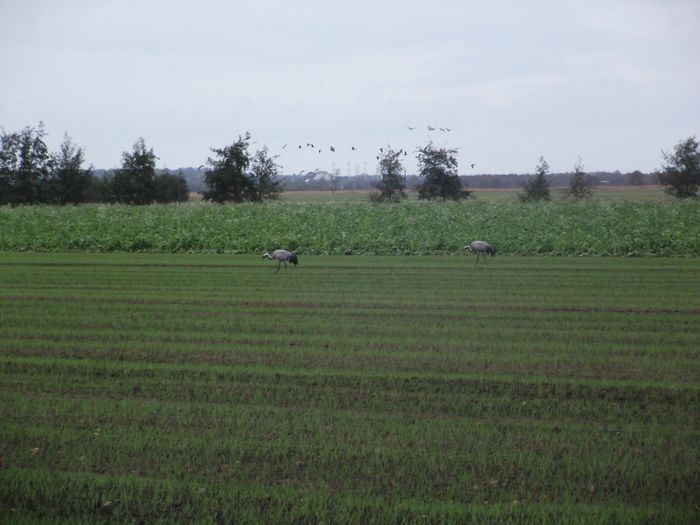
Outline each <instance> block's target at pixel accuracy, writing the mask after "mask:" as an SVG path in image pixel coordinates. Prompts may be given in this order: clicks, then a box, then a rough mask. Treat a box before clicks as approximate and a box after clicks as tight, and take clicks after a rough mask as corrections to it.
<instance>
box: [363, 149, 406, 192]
mask: <svg viewBox="0 0 700 525" xmlns="http://www.w3.org/2000/svg"><path fill="white" fill-rule="evenodd" d="M402 153H403V151H402V150H399V151H394V150H393V149H391V148H390V147H389V148H387V150H386V151H383V152H382V153H381V155H380V156H379V175H380V176H381V179H380V180H379V182H378V183H377V185H376V188H377V189H378V190H379V192H373V193H372V194H370V199H371V200H372V201H373V202H399V201H400V200H401V199H405V198H406V191H405V189H406V185H405V183H404V176H405V173H406V170H405V168H404V167H403V165H402V164H401V154H402Z"/></svg>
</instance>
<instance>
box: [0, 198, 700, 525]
mask: <svg viewBox="0 0 700 525" xmlns="http://www.w3.org/2000/svg"><path fill="white" fill-rule="evenodd" d="M195 209H197V208H195ZM205 209H206V210H208V209H209V208H205ZM212 209H219V208H212ZM221 209H227V208H221ZM95 210H100V208H95ZM275 267H276V263H274V262H270V261H265V260H262V259H260V257H259V255H258V256H251V255H216V254H201V255H191V254H180V255H172V254H143V253H119V254H113V253H112V254H80V253H75V254H70V253H0V436H2V438H1V439H0V521H2V522H9V523H12V522H16V523H35V522H41V521H47V522H57V523H58V522H65V523H76V522H83V523H96V522H101V521H105V522H107V521H109V522H146V523H157V522H160V523H173V522H187V523H192V522H201V523H215V522H220V523H275V522H281V523H316V522H319V523H320V522H322V523H465V522H476V523H630V524H632V523H634V524H637V523H650V524H651V523H653V524H658V523H696V522H697V521H698V518H699V517H700V508H699V507H698V494H699V493H700V469H699V468H698V465H699V464H700V446H699V445H698V443H700V364H699V358H700V323H698V318H699V317H700V315H699V314H700V272H699V271H698V270H700V262H699V261H698V259H693V258H685V259H684V258H573V257H568V258H564V257H522V256H511V257H500V256H497V257H495V258H491V259H489V260H488V263H486V264H482V263H480V264H479V265H478V266H476V265H475V264H474V259H473V258H472V257H467V256H462V255H460V256H441V257H432V256H428V257H395V256H393V257H382V256H376V257H365V256H353V257H343V256H335V257H332V256H302V257H300V265H299V266H298V267H296V268H290V269H289V270H288V271H285V270H284V268H283V269H282V270H281V271H280V272H278V273H275Z"/></svg>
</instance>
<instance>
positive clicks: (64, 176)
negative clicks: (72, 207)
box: [48, 133, 92, 204]
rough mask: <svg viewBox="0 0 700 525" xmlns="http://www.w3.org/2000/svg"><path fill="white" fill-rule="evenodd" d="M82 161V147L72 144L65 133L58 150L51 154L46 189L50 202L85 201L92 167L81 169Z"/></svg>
mask: <svg viewBox="0 0 700 525" xmlns="http://www.w3.org/2000/svg"><path fill="white" fill-rule="evenodd" d="M83 162H84V159H83V149H82V148H79V147H77V146H76V145H75V144H73V142H72V140H71V138H70V137H69V136H68V134H67V133H66V134H65V135H64V137H63V143H62V144H61V149H60V151H59V152H58V153H54V154H53V155H51V173H50V180H49V185H48V188H49V189H48V191H49V193H50V200H51V201H52V202H57V203H58V204H77V203H79V202H83V201H85V199H86V193H87V189H88V186H89V185H90V180H91V178H92V169H83V168H82V165H83Z"/></svg>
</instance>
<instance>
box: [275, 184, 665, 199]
mask: <svg viewBox="0 0 700 525" xmlns="http://www.w3.org/2000/svg"><path fill="white" fill-rule="evenodd" d="M470 189H471V190H472V192H473V196H474V198H475V199H477V200H479V201H486V202H509V201H510V202H516V201H517V198H518V197H517V194H518V193H519V192H520V191H522V190H519V189H512V188H508V189H502V190H499V189H473V188H470ZM369 194H370V190H340V191H335V192H330V191H286V192H284V193H282V194H281V199H282V200H283V201H285V202H298V203H343V202H367V200H369ZM407 195H408V200H410V201H414V200H418V194H417V193H415V192H410V191H409V192H407ZM551 195H552V198H553V199H554V200H557V199H562V189H561V188H552V190H551ZM591 200H593V201H594V202H620V201H629V202H669V201H671V200H673V197H671V196H670V195H668V194H667V193H666V192H664V189H663V187H662V186H598V187H596V188H595V190H594V192H593V196H592V197H591Z"/></svg>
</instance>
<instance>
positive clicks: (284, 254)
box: [263, 250, 299, 273]
mask: <svg viewBox="0 0 700 525" xmlns="http://www.w3.org/2000/svg"><path fill="white" fill-rule="evenodd" d="M263 259H270V260H271V261H272V260H277V261H279V263H278V264H277V269H276V270H275V273H277V272H279V271H280V266H282V263H284V269H285V270H286V269H287V263H288V262H289V263H292V264H293V265H294V266H296V265H297V264H299V259H298V258H297V256H296V254H295V253H292V252H288V251H287V250H275V251H274V252H272V255H270V254H269V253H264V254H263Z"/></svg>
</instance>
